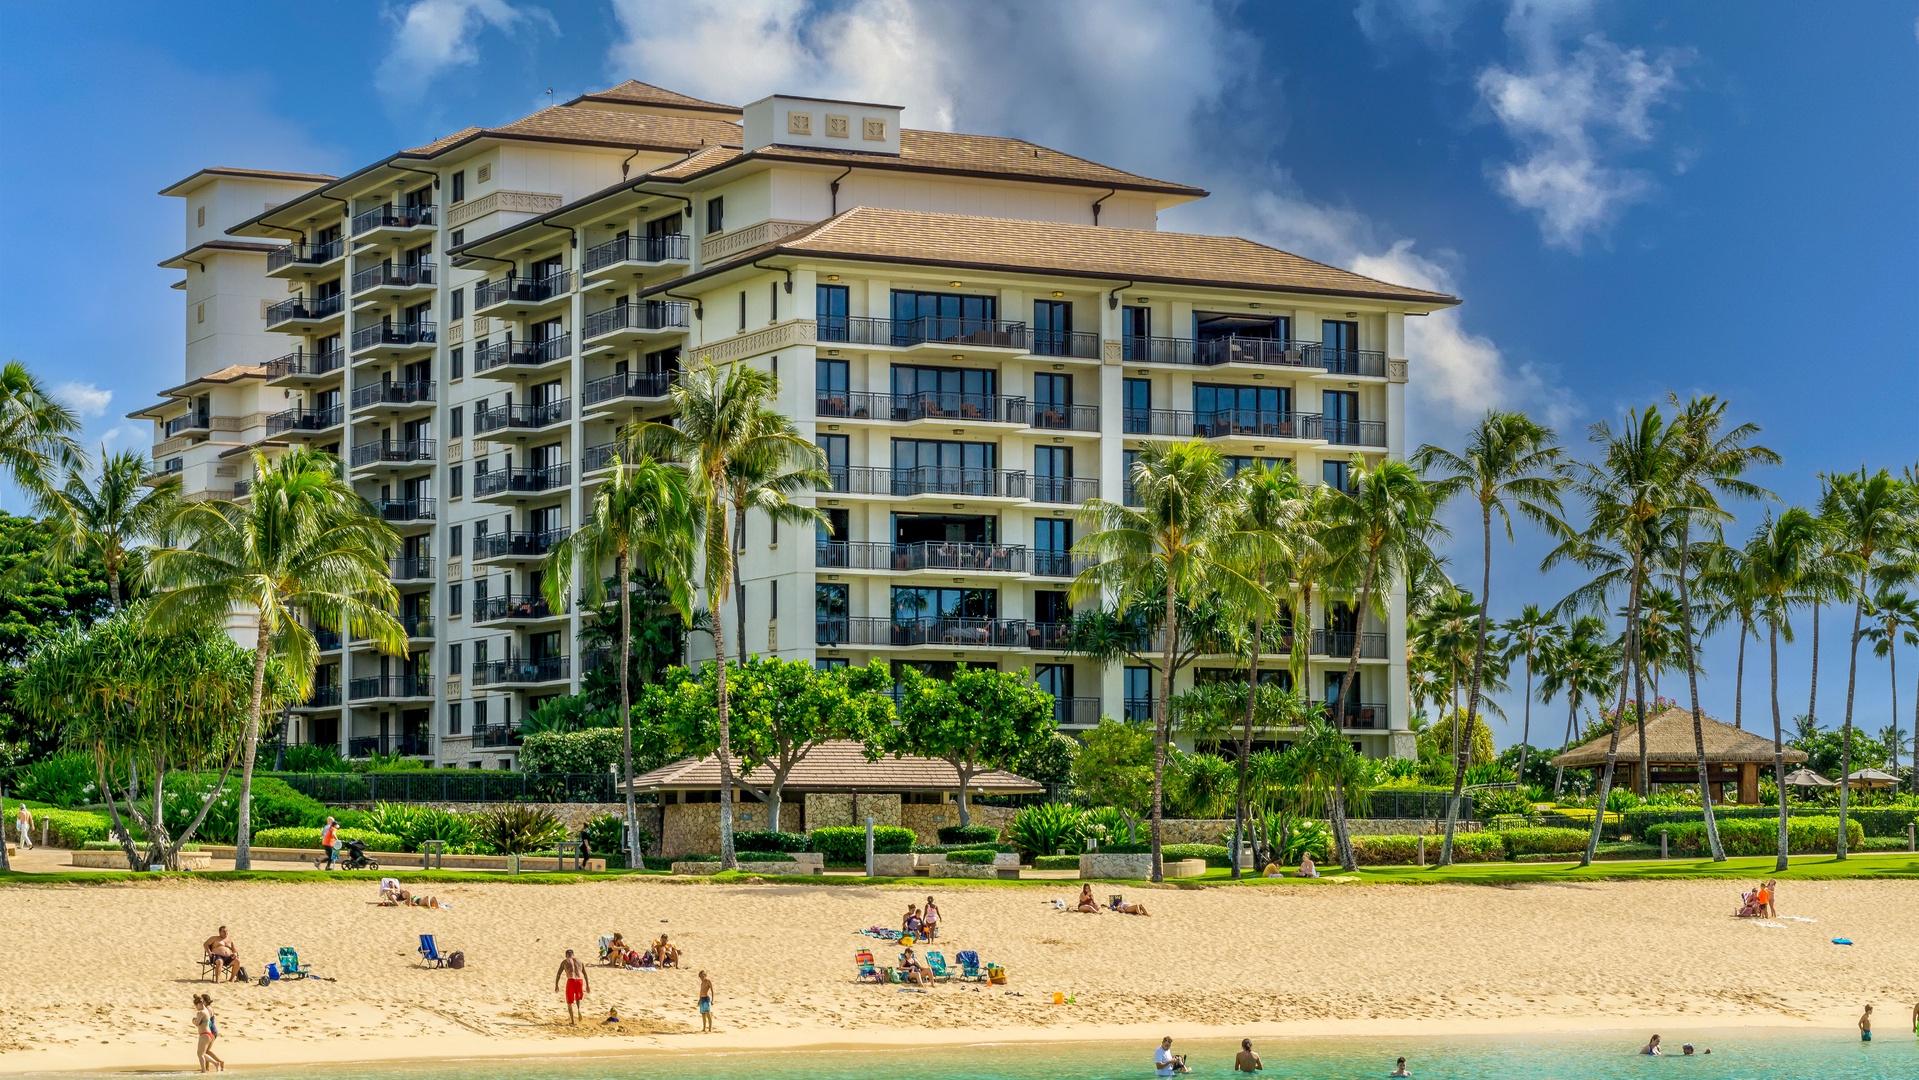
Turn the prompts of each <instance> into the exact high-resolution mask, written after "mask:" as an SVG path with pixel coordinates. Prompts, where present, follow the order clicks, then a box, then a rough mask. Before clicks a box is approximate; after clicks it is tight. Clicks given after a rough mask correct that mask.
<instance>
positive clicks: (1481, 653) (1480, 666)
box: [1353, 502, 1530, 866]
mask: <svg viewBox="0 0 1919 1080" xmlns="http://www.w3.org/2000/svg"><path fill="white" fill-rule="evenodd" d="M1479 531H1480V535H1481V538H1482V539H1483V540H1484V541H1485V550H1486V558H1485V562H1484V563H1483V564H1482V565H1481V567H1480V573H1479V631H1478V633H1477V635H1476V640H1475V642H1474V645H1473V670H1472V674H1471V675H1470V676H1469V677H1468V678H1467V680H1466V731H1467V733H1468V735H1469V736H1470V733H1471V732H1472V730H1473V718H1474V717H1475V716H1476V715H1478V712H1479V683H1480V680H1481V679H1482V678H1484V677H1485V672H1486V619H1487V617H1488V613H1489V611H1490V609H1491V608H1492V596H1491V595H1490V594H1491V593H1492V588H1493V508H1492V505H1491V504H1490V503H1486V502H1481V503H1480V504H1479ZM1353 655H1354V656H1355V657H1356V656H1358V655H1359V650H1357V649H1354V650H1353ZM1528 705H1529V707H1530V703H1528ZM1459 749H1460V747H1459V723H1458V720H1457V718H1456V714H1455V720H1454V722H1453V797H1452V801H1450V802H1448V803H1447V804H1446V839H1445V840H1444V841H1443V842H1441V844H1440V845H1439V865H1441V866H1451V865H1452V862H1453V832H1454V830H1456V829H1458V828H1459V796H1460V793H1461V792H1463V791H1464V790H1465V789H1466V766H1465V760H1466V759H1465V758H1464V757H1462V756H1460V753H1459Z"/></svg>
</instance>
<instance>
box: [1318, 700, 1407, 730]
mask: <svg viewBox="0 0 1919 1080" xmlns="http://www.w3.org/2000/svg"><path fill="white" fill-rule="evenodd" d="M1326 715H1327V717H1328V718H1329V719H1331V718H1334V717H1337V718H1338V720H1339V726H1340V727H1342V728H1346V729H1348V730H1352V729H1358V730H1360V731H1384V730H1386V729H1387V728H1388V727H1390V726H1392V725H1391V723H1390V720H1391V717H1392V710H1391V709H1390V708H1389V707H1387V706H1385V705H1381V704H1378V703H1377V702H1358V701H1348V702H1346V703H1344V704H1342V705H1341V706H1340V707H1339V709H1338V710H1337V711H1335V710H1334V709H1333V707H1332V703H1331V702H1327V703H1326Z"/></svg>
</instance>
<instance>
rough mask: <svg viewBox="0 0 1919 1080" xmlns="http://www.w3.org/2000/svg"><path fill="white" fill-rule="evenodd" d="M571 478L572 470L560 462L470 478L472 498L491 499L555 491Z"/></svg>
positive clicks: (566, 464)
mask: <svg viewBox="0 0 1919 1080" xmlns="http://www.w3.org/2000/svg"><path fill="white" fill-rule="evenodd" d="M572 475H573V467H572V466H571V465H570V464H568V463H567V462H564V461H562V462H559V463H558V464H554V465H546V466H541V467H539V468H520V467H514V468H506V469H489V470H487V471H486V472H483V473H474V474H473V497H474V498H476V499H491V498H495V497H498V496H501V495H505V496H508V497H512V496H526V495H537V494H539V493H541V492H543V491H557V490H559V489H561V488H564V487H566V486H567V484H569V483H571V482H572Z"/></svg>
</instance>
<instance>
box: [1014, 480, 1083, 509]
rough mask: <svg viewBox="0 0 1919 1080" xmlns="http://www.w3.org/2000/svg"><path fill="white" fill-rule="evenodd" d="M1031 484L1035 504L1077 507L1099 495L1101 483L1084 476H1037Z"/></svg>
mask: <svg viewBox="0 0 1919 1080" xmlns="http://www.w3.org/2000/svg"><path fill="white" fill-rule="evenodd" d="M1031 483H1032V485H1033V491H1032V495H1031V496H1030V498H1031V499H1032V500H1033V501H1034V502H1043V503H1069V504H1071V505H1074V506H1077V505H1079V504H1080V503H1083V502H1085V501H1086V500H1088V499H1090V498H1093V497H1094V496H1096V495H1098V494H1099V481H1097V480H1089V479H1087V478H1085V477H1082V476H1035V477H1033V478H1032V480H1031Z"/></svg>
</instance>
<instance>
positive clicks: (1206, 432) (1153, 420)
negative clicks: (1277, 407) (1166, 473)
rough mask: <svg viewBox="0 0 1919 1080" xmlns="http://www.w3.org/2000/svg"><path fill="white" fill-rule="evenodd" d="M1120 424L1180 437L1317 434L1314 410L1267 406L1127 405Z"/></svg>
mask: <svg viewBox="0 0 1919 1080" xmlns="http://www.w3.org/2000/svg"><path fill="white" fill-rule="evenodd" d="M1121 426H1122V430H1123V432H1124V433H1125V434H1127V435H1171V436H1174V437H1176V438H1182V439H1221V438H1227V437H1231V436H1239V437H1246V438H1257V439H1318V438H1320V437H1321V435H1320V417H1319V414H1318V413H1299V412H1277V411H1274V410H1271V409H1213V410H1210V411H1208V412H1200V413H1191V412H1185V411H1182V410H1176V409H1127V410H1126V413H1125V415H1124V417H1123V419H1122V425H1121Z"/></svg>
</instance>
